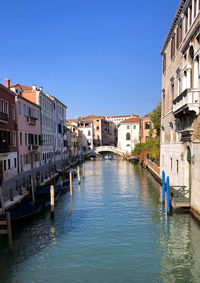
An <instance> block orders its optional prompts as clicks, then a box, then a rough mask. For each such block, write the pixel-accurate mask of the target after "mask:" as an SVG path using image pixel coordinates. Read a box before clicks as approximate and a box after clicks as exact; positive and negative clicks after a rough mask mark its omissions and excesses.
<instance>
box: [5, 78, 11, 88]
mask: <svg viewBox="0 0 200 283" xmlns="http://www.w3.org/2000/svg"><path fill="white" fill-rule="evenodd" d="M5 86H6V87H7V88H10V80H9V79H5Z"/></svg>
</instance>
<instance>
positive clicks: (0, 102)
mask: <svg viewBox="0 0 200 283" xmlns="http://www.w3.org/2000/svg"><path fill="white" fill-rule="evenodd" d="M3 106H4V103H3V99H1V100H0V112H2V113H3V112H4V107H3Z"/></svg>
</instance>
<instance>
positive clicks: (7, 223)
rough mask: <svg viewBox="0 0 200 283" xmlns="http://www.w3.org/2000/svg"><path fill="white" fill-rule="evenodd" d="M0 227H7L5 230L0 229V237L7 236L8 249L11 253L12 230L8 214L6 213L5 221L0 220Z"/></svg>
mask: <svg viewBox="0 0 200 283" xmlns="http://www.w3.org/2000/svg"><path fill="white" fill-rule="evenodd" d="M0 226H7V230H6V229H4V230H2V229H0V235H6V234H7V235H8V248H9V250H10V251H12V248H13V244H12V228H11V219H10V212H9V211H7V212H6V220H0Z"/></svg>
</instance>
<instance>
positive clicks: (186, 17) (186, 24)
mask: <svg viewBox="0 0 200 283" xmlns="http://www.w3.org/2000/svg"><path fill="white" fill-rule="evenodd" d="M187 31H188V12H187V13H186V14H185V33H187Z"/></svg>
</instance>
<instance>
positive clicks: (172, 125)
mask: <svg viewBox="0 0 200 283" xmlns="http://www.w3.org/2000/svg"><path fill="white" fill-rule="evenodd" d="M161 55H162V60H163V74H162V115H161V126H162V128H161V155H160V158H161V159H160V166H161V170H164V171H165V173H166V175H168V176H169V177H170V184H171V185H177V186H183V185H184V186H186V187H187V188H190V189H191V207H192V209H193V211H196V212H198V213H200V194H199V188H200V175H199V164H200V116H199V101H200V98H199V95H200V79H199V78H200V64H199V60H200V58H199V56H200V3H199V1H197V0H192V1H185V0H182V1H180V4H179V6H178V9H177V11H176V14H175V17H174V19H173V22H172V24H171V27H170V29H169V32H168V34H167V37H166V40H165V42H164V45H163V47H162V50H161Z"/></svg>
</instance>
